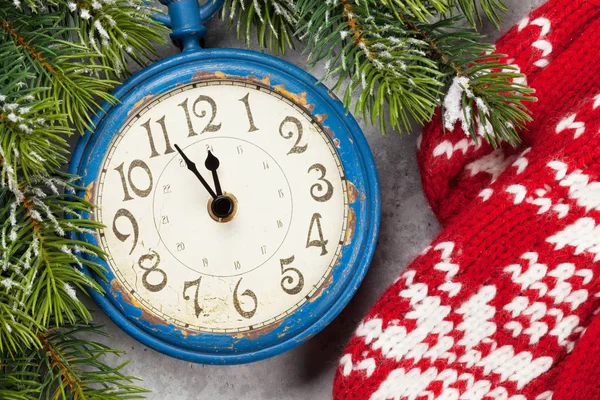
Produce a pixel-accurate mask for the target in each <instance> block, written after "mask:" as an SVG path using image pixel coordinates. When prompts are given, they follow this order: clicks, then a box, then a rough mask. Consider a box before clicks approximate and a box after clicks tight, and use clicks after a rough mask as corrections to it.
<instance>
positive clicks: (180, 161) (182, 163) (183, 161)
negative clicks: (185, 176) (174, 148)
mask: <svg viewBox="0 0 600 400" xmlns="http://www.w3.org/2000/svg"><path fill="white" fill-rule="evenodd" d="M179 167H180V168H185V167H187V165H185V160H184V159H183V158H180V159H179Z"/></svg>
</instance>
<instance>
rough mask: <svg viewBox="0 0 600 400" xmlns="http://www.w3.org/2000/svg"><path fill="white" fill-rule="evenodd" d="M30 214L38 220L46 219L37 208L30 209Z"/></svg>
mask: <svg viewBox="0 0 600 400" xmlns="http://www.w3.org/2000/svg"><path fill="white" fill-rule="evenodd" d="M29 215H30V216H31V218H33V219H35V220H36V221H39V222H42V221H43V220H44V219H43V218H42V216H41V215H40V213H39V212H37V210H33V209H32V210H29Z"/></svg>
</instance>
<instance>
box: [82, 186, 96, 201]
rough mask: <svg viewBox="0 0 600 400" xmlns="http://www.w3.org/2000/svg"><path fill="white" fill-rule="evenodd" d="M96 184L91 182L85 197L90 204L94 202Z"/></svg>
mask: <svg viewBox="0 0 600 400" xmlns="http://www.w3.org/2000/svg"><path fill="white" fill-rule="evenodd" d="M94 183H96V181H91V182H90V183H89V185H87V186H86V188H85V195H84V196H83V199H84V200H85V201H89V202H90V203H93V202H94V201H93V200H94Z"/></svg>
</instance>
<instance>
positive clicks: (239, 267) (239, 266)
mask: <svg viewBox="0 0 600 400" xmlns="http://www.w3.org/2000/svg"><path fill="white" fill-rule="evenodd" d="M233 268H235V270H236V271H237V270H239V269H242V263H240V262H239V261H234V262H233Z"/></svg>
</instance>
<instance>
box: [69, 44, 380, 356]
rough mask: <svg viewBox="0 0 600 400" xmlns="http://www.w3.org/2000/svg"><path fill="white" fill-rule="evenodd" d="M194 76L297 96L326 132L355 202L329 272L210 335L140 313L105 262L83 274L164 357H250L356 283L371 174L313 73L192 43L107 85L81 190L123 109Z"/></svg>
mask: <svg viewBox="0 0 600 400" xmlns="http://www.w3.org/2000/svg"><path fill="white" fill-rule="evenodd" d="M199 76H204V77H205V76H213V77H216V78H215V79H220V78H224V77H227V78H229V79H240V80H254V81H255V82H258V81H259V80H260V81H262V82H263V83H264V84H265V85H268V86H270V87H271V88H273V90H276V91H278V92H279V93H283V94H284V95H286V96H288V97H290V98H292V99H294V100H296V101H298V100H299V99H300V100H301V102H302V103H304V107H305V109H307V110H309V113H310V114H312V115H313V117H314V118H315V119H316V120H319V121H320V122H321V125H322V126H323V127H324V129H325V130H326V131H328V132H329V133H330V136H331V140H332V141H333V143H334V145H335V147H336V149H337V151H338V154H339V156H340V159H341V161H342V164H343V166H344V170H345V173H346V177H347V180H348V182H350V183H351V185H350V189H351V190H349V193H350V194H351V196H352V198H351V201H354V202H353V203H352V204H351V205H350V208H351V211H350V214H351V215H350V219H354V221H353V223H354V232H353V234H352V235H350V236H349V237H348V238H347V240H346V243H345V245H344V247H343V250H342V255H341V258H340V261H339V263H338V265H337V266H336V267H335V268H334V269H333V272H332V279H331V280H330V282H329V284H328V285H327V284H325V285H324V286H325V287H324V289H323V290H322V292H321V293H320V295H317V296H315V297H314V298H312V299H311V300H309V301H307V302H306V303H304V304H303V305H302V306H301V307H300V308H299V309H297V310H296V311H295V312H294V313H292V314H291V315H290V316H288V317H287V318H286V319H284V320H283V321H282V322H281V323H277V324H274V325H271V326H267V327H265V328H262V329H261V330H259V331H252V332H251V333H235V334H214V333H197V332H190V331H185V330H182V329H181V328H178V327H175V326H173V325H166V324H164V323H161V322H157V321H156V320H155V319H153V318H147V316H148V313H147V312H145V311H144V310H143V309H142V307H141V306H140V305H139V304H136V303H135V302H132V301H131V299H129V298H127V297H128V296H127V294H126V293H125V294H124V293H123V292H121V291H120V290H119V288H118V284H116V282H117V280H116V279H115V276H114V275H113V273H112V271H110V269H109V267H108V265H107V264H106V262H104V261H102V260H99V259H94V261H95V262H99V263H101V264H103V265H104V266H105V267H106V268H107V269H108V273H107V274H106V278H107V280H105V281H104V280H102V279H100V278H99V277H98V276H93V274H91V273H90V271H84V272H86V273H88V274H91V276H92V277H93V278H94V279H96V280H97V281H98V282H99V283H100V284H101V285H102V287H103V288H104V290H105V292H106V294H105V295H102V294H99V293H96V292H92V293H91V295H92V297H93V298H94V299H95V300H96V302H97V303H98V304H99V305H100V307H101V308H102V309H103V310H104V311H105V312H106V313H107V314H108V315H109V317H110V318H111V319H112V320H113V321H114V322H115V323H116V324H117V325H118V326H119V327H120V328H121V329H123V330H124V331H126V332H127V333H128V334H130V335H131V336H133V337H134V338H136V339H137V340H139V341H140V342H142V343H143V344H145V345H147V346H149V347H151V348H153V349H155V350H158V351H160V352H162V353H165V354H167V355H170V356H172V357H176V358H179V359H183V360H187V361H192V362H198V363H208V364H237V363H245V362H252V361H257V360H261V359H264V358H268V357H271V356H274V355H276V354H279V353H282V352H284V351H287V350H289V349H291V348H293V347H295V346H298V345H299V344H301V343H303V342H304V341H306V340H308V339H309V338H311V337H312V336H314V335H315V334H317V333H318V332H319V331H320V330H322V329H323V328H324V327H325V326H326V325H327V324H329V323H330V322H331V321H332V320H333V319H334V318H335V317H336V316H337V315H338V314H339V313H340V312H341V310H342V309H343V308H344V307H345V306H346V304H347V303H348V302H349V301H350V299H351V298H352V296H353V295H354V293H355V292H356V290H357V289H358V287H359V285H360V283H361V281H362V280H363V278H364V276H365V274H366V272H367V269H368V267H369V263H370V262H371V259H372V257H373V252H374V250H375V245H376V242H377V236H378V232H379V222H380V193H379V183H378V179H377V172H376V169H375V164H374V161H373V157H372V155H371V152H370V149H369V146H368V144H367V142H366V140H365V138H364V136H363V134H362V132H361V130H360V128H359V126H358V124H357V123H356V121H355V120H354V118H353V117H352V116H351V115H350V114H347V113H346V110H345V109H344V107H343V105H342V104H341V102H340V101H339V100H338V99H337V98H336V97H335V96H334V95H333V94H332V93H331V92H330V91H329V90H328V89H327V88H326V87H325V86H323V85H322V84H320V83H318V82H317V81H316V79H315V78H314V77H312V76H311V75H309V74H308V73H306V72H305V71H303V70H301V69H300V68H297V67H295V66H293V65H291V64H289V63H286V62H284V61H282V60H279V59H277V58H275V57H271V56H268V55H264V54H260V53H257V52H252V51H245V50H237V49H198V50H193V51H186V52H184V53H182V54H180V55H177V56H173V57H170V58H168V59H165V60H163V61H161V62H158V63H156V64H154V65H152V66H150V67H148V68H146V69H144V70H142V71H141V72H139V73H137V74H135V75H134V76H133V77H131V78H130V79H129V80H127V81H126V82H125V83H123V84H122V85H121V86H120V87H118V88H117V89H116V90H115V92H114V93H113V94H114V95H115V97H116V98H118V99H119V103H118V104H116V105H112V106H111V105H109V104H104V105H103V110H102V111H101V112H99V115H98V116H97V117H96V118H95V121H94V122H95V126H96V127H97V128H96V131H95V133H93V134H88V135H86V136H84V137H83V138H81V139H80V141H79V142H78V144H77V146H76V149H75V151H74V153H73V157H72V160H71V164H70V172H71V173H73V174H77V175H79V176H81V177H82V178H81V183H82V184H83V186H85V187H87V188H88V191H87V194H88V195H90V193H93V190H92V189H91V188H92V187H93V184H94V182H95V181H96V179H97V178H98V176H99V172H100V168H101V164H102V162H103V159H104V157H105V154H106V151H107V149H108V147H109V144H110V142H111V140H112V138H113V137H114V135H116V134H117V132H118V131H119V128H120V127H121V126H122V125H123V124H124V123H125V121H126V120H127V117H128V113H129V111H130V110H132V109H133V108H135V107H136V106H138V105H139V104H140V102H144V101H146V100H148V98H149V97H152V96H156V95H159V94H161V93H164V92H166V91H168V90H171V89H173V88H175V87H176V86H177V85H178V84H183V83H188V82H190V81H194V80H195V79H198V77H199ZM219 77H220V78H219ZM304 99H305V101H304ZM263 134H266V133H263ZM352 185H353V187H352ZM85 194H86V193H80V195H82V196H83V195H85ZM92 200H93V199H92ZM352 214H353V215H352ZM86 217H89V216H88V215H86ZM352 217H355V218H352ZM79 238H80V239H82V240H85V241H88V242H91V243H94V244H98V241H97V239H96V237H95V236H94V235H90V234H80V235H79Z"/></svg>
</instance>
